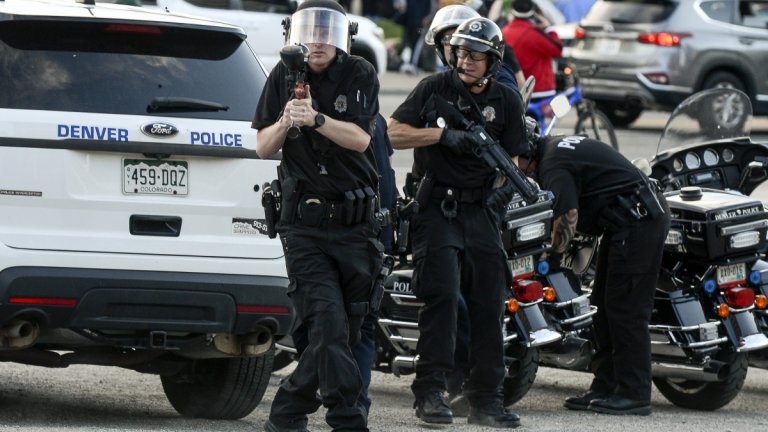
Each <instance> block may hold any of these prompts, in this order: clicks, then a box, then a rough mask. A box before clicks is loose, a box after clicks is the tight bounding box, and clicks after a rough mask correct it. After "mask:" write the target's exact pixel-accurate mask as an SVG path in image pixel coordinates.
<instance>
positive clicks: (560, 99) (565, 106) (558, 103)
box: [544, 94, 571, 136]
mask: <svg viewBox="0 0 768 432" xmlns="http://www.w3.org/2000/svg"><path fill="white" fill-rule="evenodd" d="M549 107H550V108H552V112H553V113H554V114H555V116H554V117H552V121H550V122H549V125H547V130H545V131H544V136H548V135H549V133H550V132H551V131H552V129H553V128H554V127H555V124H557V121H558V120H560V118H562V117H563V116H564V115H566V114H568V111H570V110H571V103H570V102H568V98H567V97H566V96H565V95H563V94H561V95H557V96H555V98H554V99H552V100H551V101H550V102H549Z"/></svg>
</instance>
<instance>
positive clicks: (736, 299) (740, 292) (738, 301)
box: [725, 287, 755, 309]
mask: <svg viewBox="0 0 768 432" xmlns="http://www.w3.org/2000/svg"><path fill="white" fill-rule="evenodd" d="M725 301H726V302H727V303H728V306H730V307H732V308H737V309H743V308H745V307H749V306H752V305H753V304H755V292H754V291H753V290H752V289H751V288H743V287H736V288H729V289H727V290H725Z"/></svg>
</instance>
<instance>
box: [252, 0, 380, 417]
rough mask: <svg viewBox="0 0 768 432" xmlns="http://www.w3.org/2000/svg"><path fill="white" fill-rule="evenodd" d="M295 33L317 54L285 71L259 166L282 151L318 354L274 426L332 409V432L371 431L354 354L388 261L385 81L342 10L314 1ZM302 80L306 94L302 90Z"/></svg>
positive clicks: (289, 252)
mask: <svg viewBox="0 0 768 432" xmlns="http://www.w3.org/2000/svg"><path fill="white" fill-rule="evenodd" d="M287 21H288V20H287ZM287 24H288V25H287V34H286V38H287V42H288V44H290V45H294V44H302V45H304V46H306V52H307V55H306V70H305V72H306V73H303V74H299V73H297V72H296V71H294V70H291V69H289V67H288V66H287V65H286V64H285V63H283V62H281V63H280V64H278V65H277V66H276V67H275V68H274V69H273V70H272V72H271V73H270V75H269V78H268V79H267V83H266V85H265V89H264V92H263V93H262V96H261V99H260V100H259V103H258V106H257V111H256V115H255V118H254V121H253V124H252V127H254V128H256V129H258V130H259V131H258V135H257V138H258V142H257V147H256V151H257V152H258V154H259V156H260V157H262V158H267V157H269V156H271V155H273V154H275V153H276V152H277V151H278V150H280V149H282V162H281V166H280V169H279V177H280V179H281V189H282V199H283V200H282V208H281V213H280V224H279V225H278V232H279V233H280V237H281V240H282V242H283V246H284V249H285V260H286V267H287V270H288V277H289V287H288V291H289V295H290V297H291V299H292V300H293V302H294V304H295V306H296V310H297V313H298V316H299V318H300V319H301V320H302V322H303V324H304V325H305V326H306V327H307V331H308V341H309V345H308V347H307V348H306V350H305V351H304V353H303V354H302V356H301V357H300V358H299V362H298V365H297V366H296V369H295V370H294V372H293V373H292V374H291V375H290V376H289V377H288V378H286V379H285V380H284V381H283V382H282V384H281V385H280V388H279V389H278V391H277V394H276V395H275V398H274V400H273V402H272V409H271V412H270V415H269V420H268V421H267V422H266V424H265V429H266V430H267V431H304V430H306V425H307V414H309V413H313V412H315V411H316V410H317V409H318V408H319V406H320V404H321V403H322V405H324V406H325V407H327V409H328V412H327V414H326V422H327V423H328V424H329V425H330V426H331V427H332V428H333V430H345V431H367V430H368V429H367V416H366V413H365V410H364V408H363V407H362V406H361V405H360V404H359V402H358V395H359V393H360V389H361V385H362V383H361V378H360V371H359V369H358V367H357V365H356V364H355V361H354V359H353V357H352V353H351V352H350V345H354V344H355V343H356V342H357V339H359V332H360V325H361V323H362V320H363V317H364V316H365V315H367V314H368V312H369V299H370V294H371V289H372V286H373V282H374V278H375V276H376V275H377V274H378V272H379V269H380V267H381V259H382V254H381V253H382V246H381V243H380V242H379V241H378V240H377V238H376V237H377V235H378V231H379V229H378V224H377V223H376V222H375V217H374V212H375V200H374V197H375V191H376V189H377V182H378V174H377V172H376V165H375V161H374V156H373V152H372V149H371V147H370V145H369V144H370V142H371V135H372V133H373V127H374V123H375V119H376V115H377V113H378V108H379V106H378V90H379V84H378V81H377V78H376V72H375V70H374V69H373V67H372V66H371V64H370V63H368V62H366V61H365V60H363V59H361V58H359V57H355V56H350V55H348V54H347V52H348V50H349V43H350V36H351V33H352V31H351V30H352V29H354V26H353V25H351V24H350V22H349V21H348V19H347V16H346V13H345V11H344V9H343V8H342V7H341V6H340V5H339V4H338V3H336V2H335V1H331V0H308V1H306V2H304V3H302V4H301V5H300V6H299V7H298V8H297V11H296V12H295V13H294V14H293V15H292V17H291V18H290V20H289V22H287ZM300 75H304V77H305V79H304V80H299V79H298V78H297V77H299V76H300ZM300 81H301V82H306V86H305V87H304V88H303V90H304V92H303V93H299V92H298V91H296V90H299V89H300V86H299V85H298V84H299V82H300ZM295 96H301V98H299V97H295ZM318 388H319V393H320V396H321V398H322V400H318V398H317V396H316V393H317V390H318Z"/></svg>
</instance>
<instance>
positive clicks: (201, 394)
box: [161, 349, 274, 420]
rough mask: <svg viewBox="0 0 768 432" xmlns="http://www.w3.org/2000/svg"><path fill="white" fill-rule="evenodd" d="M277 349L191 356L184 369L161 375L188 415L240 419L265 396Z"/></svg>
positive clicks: (173, 400)
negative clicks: (242, 354)
mask: <svg viewBox="0 0 768 432" xmlns="http://www.w3.org/2000/svg"><path fill="white" fill-rule="evenodd" d="M273 356H274V349H273V350H270V351H269V352H267V353H266V354H265V355H263V356H261V357H255V358H248V357H238V358H220V359H205V360H190V361H189V364H188V367H187V368H185V370H184V371H182V372H180V373H178V374H175V375H166V376H162V377H161V381H162V383H163V390H164V391H165V395H166V397H167V398H168V401H169V402H170V403H171V405H172V406H173V408H175V409H176V411H178V412H179V413H180V414H182V415H184V416H187V417H197V418H206V419H212V420H236V419H240V418H243V417H245V416H247V415H248V414H250V413H251V412H252V411H253V410H254V409H255V408H256V406H257V405H258V404H259V402H261V399H262V397H264V391H265V390H266V389H267V385H268V384H269V377H270V375H271V372H272V359H273Z"/></svg>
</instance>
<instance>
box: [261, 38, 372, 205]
mask: <svg viewBox="0 0 768 432" xmlns="http://www.w3.org/2000/svg"><path fill="white" fill-rule="evenodd" d="M336 53H337V56H336V61H335V62H334V63H333V64H331V65H330V66H329V67H328V68H327V69H326V70H325V71H324V72H323V73H321V74H320V75H315V74H313V73H311V72H308V73H307V82H308V83H309V85H310V91H311V93H312V99H313V102H314V105H315V106H314V108H315V109H316V110H317V111H318V112H320V113H322V114H323V115H325V116H327V117H331V118H334V119H337V120H341V121H347V122H352V123H354V124H356V125H358V126H360V128H362V129H363V130H364V131H365V132H367V133H368V134H369V135H371V136H372V135H373V131H374V124H375V122H376V114H377V113H378V112H379V81H378V78H377V76H376V71H375V70H374V69H373V66H371V64H370V63H368V62H367V61H365V60H364V59H362V58H360V57H357V56H349V55H347V54H346V53H344V52H343V51H340V50H337V51H336ZM287 75H288V70H287V68H286V67H285V66H284V65H283V64H282V62H281V63H278V64H277V66H275V68H274V69H272V72H271V73H270V74H269V78H267V82H266V84H265V85H264V91H263V92H262V94H261V98H260V99H259V104H258V106H257V108H256V115H255V117H254V119H253V123H252V124H251V127H252V128H254V129H260V128H263V127H267V126H269V125H272V124H274V123H275V122H277V120H278V119H279V118H280V115H281V114H282V110H283V108H284V107H285V104H286V103H287V102H288V100H290V98H291V97H292V96H293V90H292V89H293V83H289V82H288V80H287V78H286V76H287ZM301 131H302V135H301V136H299V137H298V138H296V139H289V138H286V140H285V143H284V144H283V149H282V150H283V156H282V163H281V166H282V168H283V169H284V170H285V172H286V173H287V175H290V176H293V177H297V178H298V179H299V180H301V181H302V184H303V186H302V187H303V191H304V192H305V193H314V194H318V195H321V196H323V197H325V198H328V199H333V200H340V199H342V198H343V196H344V195H343V192H344V191H349V190H354V189H359V188H364V187H365V186H370V187H371V188H373V190H377V185H378V174H377V171H376V163H375V160H374V157H373V150H372V149H371V147H370V146H369V147H368V150H366V151H365V152H364V153H360V152H357V151H354V150H349V149H346V148H343V147H341V146H339V145H337V144H335V143H333V142H331V141H330V140H328V139H327V138H325V137H324V136H323V135H322V134H320V133H319V132H317V131H315V130H312V129H311V128H308V127H303V128H301ZM323 168H324V171H325V172H327V174H321V170H323Z"/></svg>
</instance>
